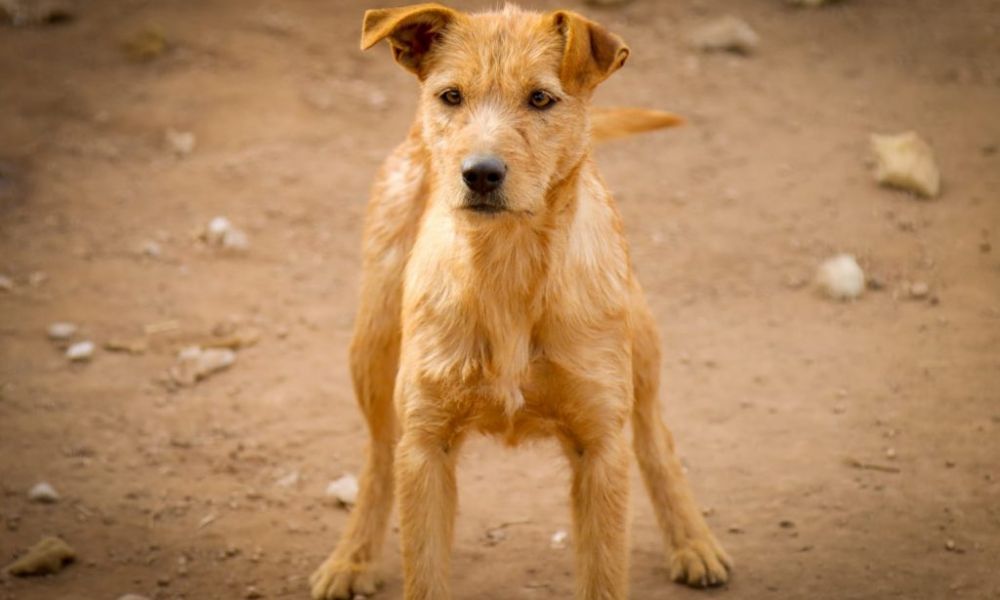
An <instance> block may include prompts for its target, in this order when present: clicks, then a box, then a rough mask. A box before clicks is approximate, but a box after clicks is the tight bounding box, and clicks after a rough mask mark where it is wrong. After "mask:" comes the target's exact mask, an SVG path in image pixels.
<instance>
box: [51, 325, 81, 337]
mask: <svg viewBox="0 0 1000 600" xmlns="http://www.w3.org/2000/svg"><path fill="white" fill-rule="evenodd" d="M76 329H77V327H76V325H74V324H73V323H68V322H65V321H56V322H55V323H52V324H51V325H49V330H48V333H49V339H52V340H68V339H69V338H71V337H73V335H74V334H75V333H76Z"/></svg>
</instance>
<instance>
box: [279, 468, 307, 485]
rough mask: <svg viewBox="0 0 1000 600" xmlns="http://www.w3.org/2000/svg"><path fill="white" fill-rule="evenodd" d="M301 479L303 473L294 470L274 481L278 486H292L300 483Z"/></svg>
mask: <svg viewBox="0 0 1000 600" xmlns="http://www.w3.org/2000/svg"><path fill="white" fill-rule="evenodd" d="M300 479H302V475H300V474H299V472H298V471H292V472H291V473H288V474H287V475H283V476H282V477H279V478H278V480H277V481H275V482H274V483H275V484H277V486H278V487H283V488H291V487H295V486H296V485H298V484H299V480H300Z"/></svg>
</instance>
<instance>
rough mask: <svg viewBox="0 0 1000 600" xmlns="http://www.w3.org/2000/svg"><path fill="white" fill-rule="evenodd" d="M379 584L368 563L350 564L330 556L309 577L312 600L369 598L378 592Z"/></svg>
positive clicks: (371, 566)
mask: <svg viewBox="0 0 1000 600" xmlns="http://www.w3.org/2000/svg"><path fill="white" fill-rule="evenodd" d="M379 583H380V582H379V581H378V578H377V577H376V575H375V569H374V566H373V565H371V564H370V563H352V562H349V561H345V560H342V559H339V558H334V557H332V556H331V557H330V558H328V559H327V560H326V562H324V563H323V564H322V565H321V566H320V567H319V568H318V569H316V571H315V572H313V574H312V576H311V577H309V585H310V586H311V587H312V597H313V600H344V599H346V600H351V598H354V597H355V596H356V595H360V596H371V595H373V594H374V593H375V592H376V590H378V586H379Z"/></svg>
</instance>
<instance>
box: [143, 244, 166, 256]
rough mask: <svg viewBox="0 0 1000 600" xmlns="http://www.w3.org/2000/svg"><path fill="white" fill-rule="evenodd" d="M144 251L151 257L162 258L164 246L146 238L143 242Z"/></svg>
mask: <svg viewBox="0 0 1000 600" xmlns="http://www.w3.org/2000/svg"><path fill="white" fill-rule="evenodd" d="M142 253H143V254H145V255H146V256H148V257H150V258H160V256H162V255H163V248H161V247H160V244H159V243H158V242H156V241H153V240H146V241H145V242H143V243H142Z"/></svg>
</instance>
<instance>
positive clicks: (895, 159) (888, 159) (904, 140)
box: [871, 131, 941, 198]
mask: <svg viewBox="0 0 1000 600" xmlns="http://www.w3.org/2000/svg"><path fill="white" fill-rule="evenodd" d="M871 144H872V152H874V153H875V160H876V166H875V180H876V181H878V182H879V183H881V184H882V185H887V186H892V187H896V188H900V189H904V190H908V191H911V192H915V193H917V194H919V195H921V196H924V197H927V198H933V197H935V196H937V195H938V193H939V192H940V191H941V173H940V172H939V171H938V167H937V163H936V161H935V159H934V151H933V150H931V147H930V145H929V144H927V142H925V141H924V140H922V139H921V138H920V136H918V135H917V134H916V133H914V132H912V131H908V132H906V133H901V134H898V135H873V136H871Z"/></svg>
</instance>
